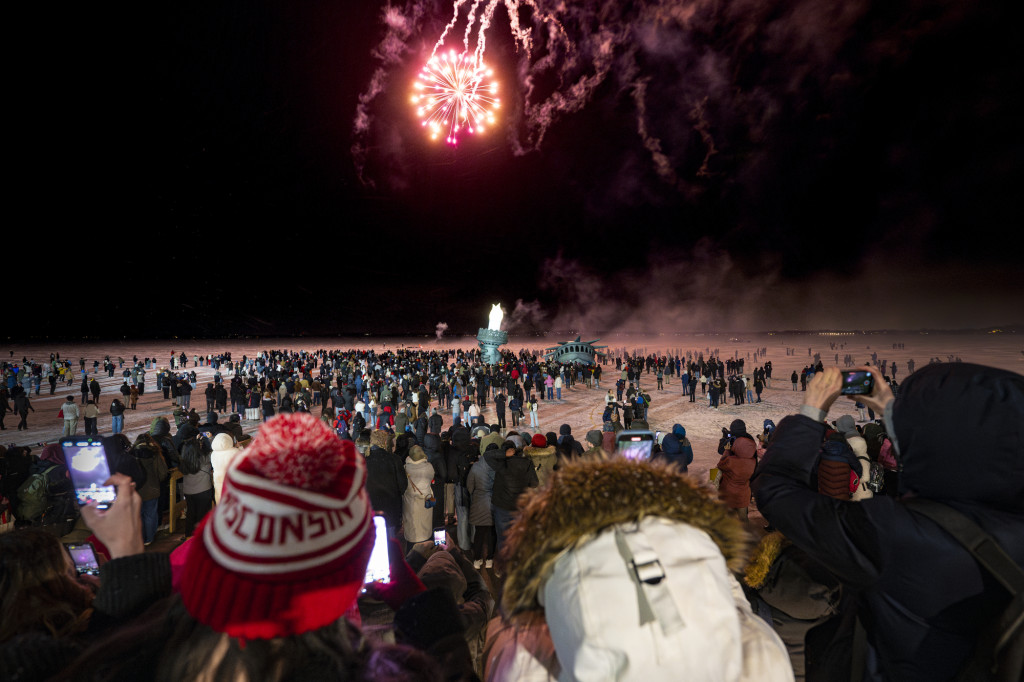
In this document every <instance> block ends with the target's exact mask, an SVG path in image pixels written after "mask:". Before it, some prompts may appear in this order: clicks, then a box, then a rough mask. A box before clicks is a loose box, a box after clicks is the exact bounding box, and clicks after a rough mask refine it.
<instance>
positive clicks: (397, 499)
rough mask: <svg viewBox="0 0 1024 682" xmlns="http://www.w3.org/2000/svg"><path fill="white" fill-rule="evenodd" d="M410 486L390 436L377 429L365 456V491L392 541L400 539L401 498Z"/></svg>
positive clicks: (371, 437) (384, 431)
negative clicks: (381, 518) (392, 446)
mask: <svg viewBox="0 0 1024 682" xmlns="http://www.w3.org/2000/svg"><path fill="white" fill-rule="evenodd" d="M408 485H409V479H408V477H407V476H406V475H405V471H404V469H403V468H402V460H401V458H400V457H399V456H398V455H396V454H395V453H394V452H392V451H391V438H390V434H389V433H388V432H387V431H386V430H384V429H376V430H375V431H373V433H372V434H370V452H369V453H367V455H366V491H367V492H368V493H369V494H370V502H371V503H372V504H373V508H374V510H375V511H377V512H379V513H381V514H383V515H384V517H385V519H386V521H387V525H388V527H389V529H390V533H391V537H398V529H399V527H400V526H401V525H402V496H403V494H404V493H405V489H406V487H407V486H408Z"/></svg>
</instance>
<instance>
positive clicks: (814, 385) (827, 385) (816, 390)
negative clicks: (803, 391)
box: [804, 367, 843, 414]
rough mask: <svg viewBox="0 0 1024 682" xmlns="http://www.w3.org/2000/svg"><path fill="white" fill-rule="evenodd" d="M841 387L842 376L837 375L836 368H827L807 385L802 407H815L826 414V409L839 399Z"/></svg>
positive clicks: (837, 369) (837, 370)
mask: <svg viewBox="0 0 1024 682" xmlns="http://www.w3.org/2000/svg"><path fill="white" fill-rule="evenodd" d="M842 387H843V375H842V374H840V373H839V368H838V367H828V368H827V369H825V370H823V371H821V372H818V373H817V374H815V375H814V377H813V378H812V379H811V380H810V381H809V382H808V383H807V395H806V396H805V397H804V405H809V406H811V407H816V408H817V409H819V410H821V411H822V412H825V413H826V414H827V413H828V408H830V407H832V403H834V402H835V401H836V398H838V397H839V390H840V389H841V388H842Z"/></svg>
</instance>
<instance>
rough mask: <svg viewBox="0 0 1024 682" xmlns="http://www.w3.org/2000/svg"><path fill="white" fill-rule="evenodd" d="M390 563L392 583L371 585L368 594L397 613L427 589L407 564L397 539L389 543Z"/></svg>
mask: <svg viewBox="0 0 1024 682" xmlns="http://www.w3.org/2000/svg"><path fill="white" fill-rule="evenodd" d="M432 544H433V543H431V545H432ZM435 551H436V550H435ZM388 562H389V563H390V564H391V582H390V583H387V584H381V583H370V584H369V585H367V586H366V594H367V595H369V596H370V597H371V598H373V599H379V600H380V601H382V602H384V603H385V604H387V605H388V606H390V607H391V608H392V609H394V610H395V611H397V610H398V609H399V608H401V606H402V604H404V603H405V601H406V600H407V599H408V598H409V597H412V596H415V595H417V594H419V593H420V592H425V591H426V589H427V588H426V587H425V586H424V585H423V582H422V581H421V580H420V579H419V576H417V575H416V573H414V572H413V570H412V567H411V566H409V564H408V563H407V562H406V560H405V556H403V554H402V546H401V544H400V543H399V542H398V540H397V539H396V538H392V539H390V540H389V541H388Z"/></svg>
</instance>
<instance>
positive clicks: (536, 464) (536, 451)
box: [523, 433, 558, 486]
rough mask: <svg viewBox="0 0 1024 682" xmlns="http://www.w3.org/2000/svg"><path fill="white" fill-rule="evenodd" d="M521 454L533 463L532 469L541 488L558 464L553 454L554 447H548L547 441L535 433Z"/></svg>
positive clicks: (556, 456) (555, 455)
mask: <svg viewBox="0 0 1024 682" xmlns="http://www.w3.org/2000/svg"><path fill="white" fill-rule="evenodd" d="M523 454H524V455H526V457H527V458H528V459H529V460H530V461H531V462H533V468H534V469H536V471H537V481H538V485H541V486H543V485H544V484H545V483H546V482H547V480H548V479H549V478H551V474H552V473H554V471H555V465H557V464H558V455H557V454H556V453H555V446H554V445H548V441H547V439H546V438H545V437H544V436H543V435H541V434H539V433H536V434H534V436H533V440H531V441H530V444H529V445H527V446H526V447H525V448H523Z"/></svg>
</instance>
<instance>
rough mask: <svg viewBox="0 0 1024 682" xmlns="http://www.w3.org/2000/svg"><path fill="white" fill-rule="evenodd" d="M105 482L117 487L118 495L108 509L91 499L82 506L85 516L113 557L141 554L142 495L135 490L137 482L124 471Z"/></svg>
mask: <svg viewBox="0 0 1024 682" xmlns="http://www.w3.org/2000/svg"><path fill="white" fill-rule="evenodd" d="M103 485H112V486H114V487H115V488H117V497H116V498H115V499H114V501H113V503H111V505H110V507H108V508H107V509H97V508H96V503H95V502H94V501H92V500H90V501H89V503H88V504H87V505H85V506H84V507H82V518H84V519H85V523H86V525H87V526H89V529H90V530H92V532H93V533H95V534H96V537H97V538H99V540H100V542H102V543H103V544H104V545H106V546H107V549H108V550H110V558H111V559H118V558H120V557H125V556H131V555H133V554H141V553H142V552H144V551H145V545H143V544H142V516H141V514H140V511H141V509H142V498H141V497H139V494H138V493H137V492H136V491H135V482H134V481H132V479H131V478H130V477H128V476H125V475H124V474H113V475H111V477H110V478H108V479H107V480H106V482H104V484H103Z"/></svg>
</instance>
